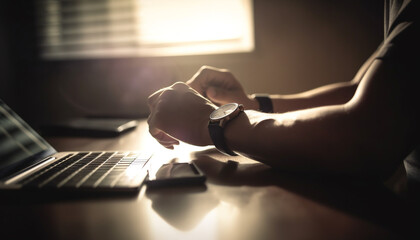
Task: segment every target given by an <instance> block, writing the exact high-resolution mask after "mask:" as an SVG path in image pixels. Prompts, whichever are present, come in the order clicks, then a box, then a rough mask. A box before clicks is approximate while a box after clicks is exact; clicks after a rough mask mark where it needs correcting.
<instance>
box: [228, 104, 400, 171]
mask: <svg viewBox="0 0 420 240" xmlns="http://www.w3.org/2000/svg"><path fill="white" fill-rule="evenodd" d="M351 111H353V110H351V109H349V108H348V107H347V105H335V106H325V107H319V108H313V109H307V110H300V111H295V112H289V113H284V114H264V113H259V112H256V111H245V113H244V114H243V115H241V116H240V117H238V118H237V119H235V121H233V122H232V124H229V125H228V126H227V127H226V132H225V137H226V141H227V144H228V145H229V146H230V148H231V149H233V150H234V151H237V152H239V153H241V154H242V155H244V156H247V157H249V158H252V159H255V160H258V161H261V162H263V163H265V164H268V165H270V166H273V167H275V168H278V169H282V170H289V171H299V172H311V173H317V172H318V173H333V174H345V175H351V176H358V177H369V178H370V177H372V178H385V177H387V176H389V174H390V173H391V172H392V170H393V168H394V163H393V160H389V159H387V158H390V159H391V158H394V156H392V154H387V155H386V154H385V155H381V154H382V153H386V152H387V151H377V149H375V148H376V147H378V148H380V149H383V148H385V149H390V147H391V146H389V145H386V144H385V143H384V145H382V144H377V146H375V148H374V146H373V145H371V142H372V141H374V140H373V139H378V140H379V139H381V137H380V134H381V133H380V131H377V129H374V128H373V127H372V125H370V124H369V123H367V124H365V123H364V120H363V118H362V117H360V118H359V117H357V115H358V114H355V113H352V112H351ZM382 134H383V133H382Z"/></svg>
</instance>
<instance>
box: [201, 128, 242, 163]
mask: <svg viewBox="0 0 420 240" xmlns="http://www.w3.org/2000/svg"><path fill="white" fill-rule="evenodd" d="M208 128H209V133H210V138H211V139H212V140H213V143H214V146H215V147H216V148H217V149H218V150H219V151H221V152H222V153H225V154H227V155H230V156H238V154H236V153H234V152H233V151H232V150H230V148H229V147H228V146H227V144H226V141H225V135H224V129H223V127H221V126H220V125H219V124H218V123H217V122H214V123H213V122H210V123H209V125H208Z"/></svg>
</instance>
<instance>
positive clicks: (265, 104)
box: [252, 93, 274, 113]
mask: <svg viewBox="0 0 420 240" xmlns="http://www.w3.org/2000/svg"><path fill="white" fill-rule="evenodd" d="M252 96H253V97H254V98H255V100H257V101H258V104H259V106H260V108H259V110H260V111H261V112H265V113H273V112H274V111H273V102H272V101H271V98H270V95H269V94H264V93H256V94H253V95H252Z"/></svg>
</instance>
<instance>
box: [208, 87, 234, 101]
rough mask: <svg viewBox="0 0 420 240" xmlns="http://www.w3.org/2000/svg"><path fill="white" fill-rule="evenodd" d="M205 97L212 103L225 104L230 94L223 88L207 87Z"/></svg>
mask: <svg viewBox="0 0 420 240" xmlns="http://www.w3.org/2000/svg"><path fill="white" fill-rule="evenodd" d="M206 95H207V97H208V98H209V99H210V100H211V101H212V102H214V103H219V104H225V103H227V102H229V97H230V98H231V96H230V95H231V94H229V92H228V91H226V90H225V89H223V88H215V87H209V88H208V89H207V91H206Z"/></svg>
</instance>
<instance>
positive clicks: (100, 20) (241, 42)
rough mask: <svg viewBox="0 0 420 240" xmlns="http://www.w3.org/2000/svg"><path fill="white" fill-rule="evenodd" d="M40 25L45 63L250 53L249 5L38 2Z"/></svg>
mask: <svg viewBox="0 0 420 240" xmlns="http://www.w3.org/2000/svg"><path fill="white" fill-rule="evenodd" d="M38 20H39V21H38V23H39V24H38V30H39V37H40V47H41V52H42V57H43V58H46V59H67V58H95V57H124V56H179V55H195V54H217V53H234V52H249V51H252V50H253V49H254V36H253V34H254V32H253V16H252V0H176V1H174V0H41V1H39V2H38Z"/></svg>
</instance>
